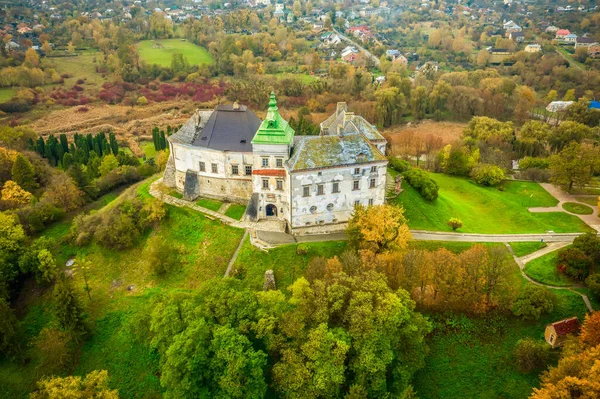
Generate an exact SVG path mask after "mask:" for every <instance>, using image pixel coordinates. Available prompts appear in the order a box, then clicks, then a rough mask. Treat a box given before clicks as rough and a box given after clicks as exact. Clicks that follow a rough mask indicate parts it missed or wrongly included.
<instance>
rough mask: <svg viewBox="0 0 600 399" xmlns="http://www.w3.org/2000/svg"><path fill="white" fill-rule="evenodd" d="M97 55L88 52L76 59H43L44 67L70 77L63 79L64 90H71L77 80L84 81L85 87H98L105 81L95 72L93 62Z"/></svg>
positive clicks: (94, 63)
mask: <svg viewBox="0 0 600 399" xmlns="http://www.w3.org/2000/svg"><path fill="white" fill-rule="evenodd" d="M96 57H98V54H97V53H96V52H94V51H89V52H85V53H81V54H79V55H78V56H77V57H57V58H45V59H44V65H46V66H49V67H51V68H54V69H55V70H56V72H58V74H60V75H62V74H68V75H69V76H70V77H69V78H67V79H65V83H64V86H63V87H65V88H71V87H72V86H73V85H74V84H75V83H76V82H77V80H79V79H83V80H85V84H84V86H86V85H93V86H99V85H101V84H102V83H104V82H105V81H106V79H105V78H103V77H102V75H100V74H99V73H97V72H96V62H94V60H95V59H96Z"/></svg>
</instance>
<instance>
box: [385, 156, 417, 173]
mask: <svg viewBox="0 0 600 399" xmlns="http://www.w3.org/2000/svg"><path fill="white" fill-rule="evenodd" d="M388 165H389V167H390V168H392V169H394V170H395V171H396V172H400V173H404V172H406V171H408V170H410V169H411V166H410V163H408V162H407V161H405V160H403V159H400V158H398V157H390V158H389V161H388Z"/></svg>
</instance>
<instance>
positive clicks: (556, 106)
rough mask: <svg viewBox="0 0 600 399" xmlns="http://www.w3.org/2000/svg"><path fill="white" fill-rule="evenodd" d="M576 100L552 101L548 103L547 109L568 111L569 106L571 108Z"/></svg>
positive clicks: (549, 110) (550, 110)
mask: <svg viewBox="0 0 600 399" xmlns="http://www.w3.org/2000/svg"><path fill="white" fill-rule="evenodd" d="M573 102H574V101H552V102H551V103H550V104H548V105H547V106H546V111H548V112H563V111H566V110H567V108H569V106H570V105H571V104H573Z"/></svg>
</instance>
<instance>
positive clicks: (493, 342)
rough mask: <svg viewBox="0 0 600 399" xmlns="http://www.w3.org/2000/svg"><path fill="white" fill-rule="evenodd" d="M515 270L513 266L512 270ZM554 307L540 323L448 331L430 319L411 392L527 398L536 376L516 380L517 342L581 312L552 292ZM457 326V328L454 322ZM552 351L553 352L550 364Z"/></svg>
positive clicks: (481, 320)
mask: <svg viewBox="0 0 600 399" xmlns="http://www.w3.org/2000/svg"><path fill="white" fill-rule="evenodd" d="M515 267H516V266H515ZM553 291H554V293H555V294H556V295H557V299H558V300H557V306H556V307H555V309H554V311H553V312H552V313H551V314H548V315H545V316H543V317H542V318H541V319H540V320H530V321H524V320H521V319H519V318H517V317H514V316H511V315H506V316H491V317H489V318H488V317H466V316H454V317H453V318H452V319H454V320H455V323H453V326H447V325H445V324H446V323H443V321H444V320H443V319H442V320H441V321H442V323H440V322H439V321H440V320H439V319H440V317H441V316H436V315H431V316H432V318H434V320H436V321H438V323H436V324H435V325H436V328H435V330H434V331H433V333H432V334H430V336H429V337H428V338H427V343H428V345H429V349H430V351H429V354H428V356H427V357H426V358H425V367H424V368H423V369H422V370H420V371H418V372H417V373H416V375H415V378H414V379H413V386H414V387H415V390H416V391H417V395H418V396H419V398H421V399H465V398H477V399H496V398H507V399H508V398H527V397H528V396H529V395H530V394H531V391H532V388H533V387H537V386H539V379H538V374H539V372H540V371H541V370H540V371H533V372H531V373H528V374H521V373H520V372H519V371H518V370H517V368H516V365H515V359H514V355H513V351H514V347H515V344H516V343H517V341H518V340H519V339H522V338H525V337H532V338H534V339H538V340H543V337H544V328H545V326H546V324H549V323H551V322H554V321H557V320H561V319H564V318H567V317H572V316H578V317H579V320H583V316H584V314H585V313H586V310H587V309H586V307H585V305H584V303H583V300H582V299H581V297H580V296H579V295H577V294H575V293H573V292H570V291H568V290H553ZM456 321H458V322H456ZM557 359H558V351H557V352H554V359H553V361H552V362H551V364H554V363H555V362H556V361H557Z"/></svg>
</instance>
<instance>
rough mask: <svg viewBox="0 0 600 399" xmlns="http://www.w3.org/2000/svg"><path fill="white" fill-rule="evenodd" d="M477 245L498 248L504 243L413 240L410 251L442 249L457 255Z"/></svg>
mask: <svg viewBox="0 0 600 399" xmlns="http://www.w3.org/2000/svg"><path fill="white" fill-rule="evenodd" d="M476 244H483V245H485V246H496V245H504V244H502V243H495V242H490V243H476V242H460V241H417V240H413V241H411V242H410V243H409V245H408V246H409V248H410V249H421V250H426V251H435V250H438V249H440V248H446V249H447V250H448V251H450V252H453V253H455V254H458V253H461V252H464V251H466V250H467V249H469V248H471V247H473V246H474V245H476Z"/></svg>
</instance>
